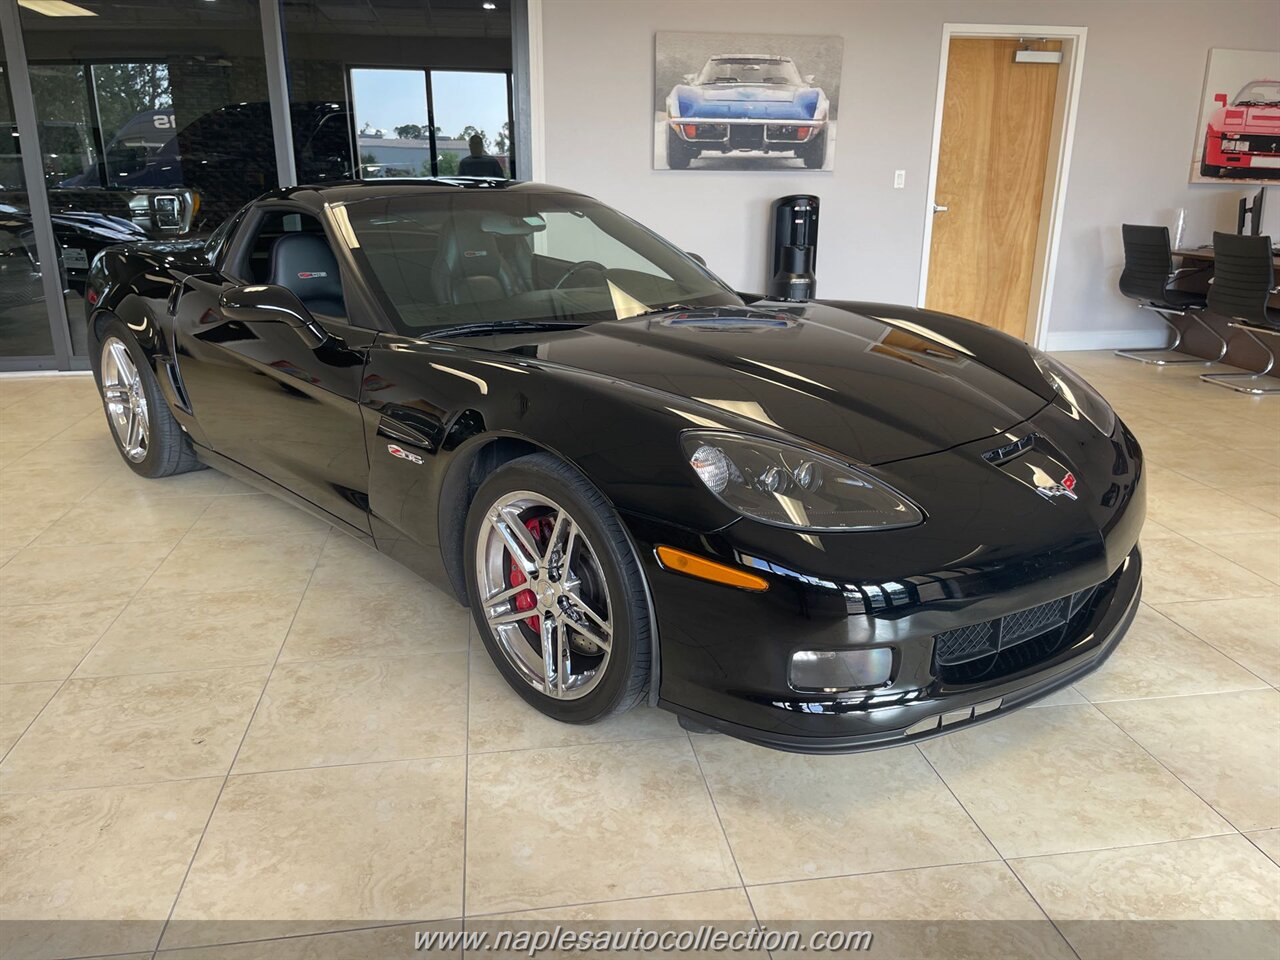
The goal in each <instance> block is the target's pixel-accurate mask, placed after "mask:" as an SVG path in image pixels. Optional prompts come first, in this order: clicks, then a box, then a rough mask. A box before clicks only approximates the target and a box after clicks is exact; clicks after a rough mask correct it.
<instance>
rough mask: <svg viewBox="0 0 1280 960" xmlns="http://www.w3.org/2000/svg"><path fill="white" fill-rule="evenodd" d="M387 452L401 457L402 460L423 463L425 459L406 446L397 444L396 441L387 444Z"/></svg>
mask: <svg viewBox="0 0 1280 960" xmlns="http://www.w3.org/2000/svg"><path fill="white" fill-rule="evenodd" d="M387 453H389V454H391V455H392V456H393V457H399V458H400V459H401V460H408V461H409V462H410V463H423V462H424V461H423V459H422V458H421V457H420V456H418V455H417V454H416V453H410V452H409V451H408V450H406V449H405V448H404V447H401V446H397V445H396V444H394V443H388V444H387Z"/></svg>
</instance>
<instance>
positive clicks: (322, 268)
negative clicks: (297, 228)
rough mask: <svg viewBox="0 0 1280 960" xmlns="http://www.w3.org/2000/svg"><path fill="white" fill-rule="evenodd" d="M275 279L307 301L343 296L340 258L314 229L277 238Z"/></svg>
mask: <svg viewBox="0 0 1280 960" xmlns="http://www.w3.org/2000/svg"><path fill="white" fill-rule="evenodd" d="M271 282H272V283H276V284H279V285H280V286H282V287H287V288H288V289H290V290H292V291H293V292H294V293H296V294H297V295H298V299H299V300H301V301H302V302H303V303H306V302H307V301H309V300H341V299H342V278H341V277H340V276H339V275H338V261H337V260H336V259H335V258H334V256H333V251H332V250H331V249H329V244H328V242H327V241H326V240H325V239H324V238H323V237H319V236H316V235H315V234H311V233H286V234H285V235H284V236H283V237H281V238H280V239H279V240H277V241H276V242H275V245H274V246H272V248H271Z"/></svg>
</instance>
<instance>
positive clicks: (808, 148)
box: [800, 130, 827, 170]
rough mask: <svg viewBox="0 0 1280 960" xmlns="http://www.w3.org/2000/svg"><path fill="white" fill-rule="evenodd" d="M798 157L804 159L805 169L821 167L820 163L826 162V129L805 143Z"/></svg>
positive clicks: (818, 168)
mask: <svg viewBox="0 0 1280 960" xmlns="http://www.w3.org/2000/svg"><path fill="white" fill-rule="evenodd" d="M800 157H801V159H803V160H804V165H805V168H806V169H809V170H820V169H822V165H823V164H824V163H826V162H827V131H825V130H823V131H822V132H821V133H820V134H818V136H817V137H816V138H815V139H813V140H812V141H810V142H809V143H806V144H805V145H804V147H803V148H802V150H801V153H800Z"/></svg>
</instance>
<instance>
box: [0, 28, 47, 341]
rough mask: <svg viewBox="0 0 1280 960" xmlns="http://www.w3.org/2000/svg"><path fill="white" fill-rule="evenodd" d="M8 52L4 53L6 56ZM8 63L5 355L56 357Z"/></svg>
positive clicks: (2, 86)
mask: <svg viewBox="0 0 1280 960" xmlns="http://www.w3.org/2000/svg"><path fill="white" fill-rule="evenodd" d="M3 53H4V51H3V50H0V57H2V56H3ZM21 151H22V148H21V138H20V137H19V136H18V124H17V122H16V120H15V119H14V116H13V97H12V96H11V95H10V91H9V65H8V61H7V60H4V59H0V356H9V357H41V356H52V355H53V334H52V332H51V331H50V329H49V320H48V316H49V311H48V310H47V309H46V305H45V299H44V284H43V282H42V277H41V271H40V254H39V253H38V252H37V250H36V238H35V231H34V229H33V227H32V223H31V209H30V206H29V204H28V202H27V180H26V177H25V176H24V175H23V172H22V152H21Z"/></svg>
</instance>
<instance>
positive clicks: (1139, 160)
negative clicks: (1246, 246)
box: [541, 0, 1280, 349]
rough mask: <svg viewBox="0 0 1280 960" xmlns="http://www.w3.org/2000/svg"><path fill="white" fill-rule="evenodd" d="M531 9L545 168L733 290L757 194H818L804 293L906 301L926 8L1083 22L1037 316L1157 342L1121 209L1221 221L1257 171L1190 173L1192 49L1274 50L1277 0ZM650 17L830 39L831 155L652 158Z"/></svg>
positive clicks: (931, 37)
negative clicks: (714, 162) (1138, 300)
mask: <svg viewBox="0 0 1280 960" xmlns="http://www.w3.org/2000/svg"><path fill="white" fill-rule="evenodd" d="M541 6H542V36H543V45H542V52H543V75H544V89H543V110H544V131H545V146H544V151H545V174H544V179H546V180H547V181H549V182H551V183H556V184H560V185H563V186H568V187H573V188H575V189H578V190H582V191H583V192H585V193H589V194H591V195H593V196H596V197H598V198H600V199H601V200H603V201H605V202H607V203H610V204H613V205H615V206H617V207H619V208H620V209H622V210H624V211H625V212H627V213H629V214H631V215H633V216H635V217H636V218H637V219H639V220H641V221H643V222H645V223H647V224H649V225H650V226H652V227H654V228H655V229H656V230H658V231H659V232H660V233H663V234H664V235H666V236H667V237H669V238H671V239H672V240H674V241H675V242H677V243H679V244H680V245H681V246H683V247H685V248H686V249H689V250H694V251H696V252H698V253H701V254H703V255H704V256H705V257H706V258H707V261H708V264H709V265H710V266H711V268H712V269H713V270H715V271H716V272H717V273H719V274H720V275H721V276H723V277H724V279H725V280H727V281H728V282H729V283H731V284H733V285H735V286H737V287H739V288H740V289H745V290H760V289H762V288H763V285H764V280H765V274H766V266H765V259H766V253H767V250H766V243H767V239H766V229H767V227H768V210H769V202H770V201H771V200H772V199H773V198H775V197H778V196H782V195H784V194H788V193H813V194H817V195H818V196H819V197H820V198H821V199H822V204H823V206H822V224H821V238H822V239H821V245H820V254H819V270H818V286H819V293H820V295H822V296H826V297H856V298H859V299H867V300H887V301H897V302H908V303H914V302H915V301H916V296H917V292H918V288H919V277H920V253H921V243H922V240H923V231H924V227H923V217H924V209H925V204H926V203H927V202H928V199H929V198H928V197H927V196H926V188H927V186H928V183H927V181H928V174H929V160H930V156H929V153H930V148H931V140H932V134H933V118H934V107H935V96H936V92H937V81H938V59H939V49H940V43H941V32H942V24H943V23H946V22H953V23H1010V24H1032V23H1040V24H1052V25H1057V26H1086V27H1088V30H1089V33H1088V42H1087V47H1086V57H1085V65H1084V74H1083V86H1082V89H1081V98H1080V107H1079V116H1078V119H1077V124H1076V132H1075V144H1074V152H1073V157H1072V162H1071V170H1070V179H1069V182H1068V191H1067V203H1066V208H1065V213H1064V218H1063V228H1062V237H1061V246H1060V252H1059V259H1058V269H1057V278H1056V283H1055V288H1054V294H1053V301H1052V306H1051V314H1050V320H1049V327H1048V339H1047V344H1048V346H1049V347H1050V348H1054V349H1085V348H1089V347H1111V346H1117V345H1122V344H1123V345H1139V344H1141V343H1144V342H1146V343H1158V342H1160V339H1161V337H1163V331H1162V329H1161V328H1160V325H1159V321H1158V320H1156V321H1155V322H1151V321H1149V320H1148V319H1147V318H1146V317H1145V316H1143V315H1142V314H1140V312H1139V311H1138V310H1136V309H1134V308H1133V305H1132V303H1131V302H1130V301H1126V300H1124V299H1123V298H1121V297H1120V295H1119V294H1118V293H1117V292H1116V289H1115V285H1116V280H1117V278H1118V276H1119V273H1120V269H1121V265H1122V262H1123V255H1122V251H1121V247H1120V229H1119V227H1120V224H1121V222H1124V221H1130V222H1137V223H1167V224H1169V225H1170V226H1171V227H1172V226H1173V224H1174V222H1175V220H1176V217H1177V213H1178V210H1179V209H1185V211H1186V233H1185V239H1186V240H1187V241H1188V242H1192V243H1202V242H1208V241H1209V240H1210V239H1211V234H1212V231H1213V230H1214V229H1220V230H1234V229H1235V216H1236V203H1237V201H1238V200H1239V198H1240V197H1242V196H1244V195H1245V193H1246V192H1254V191H1256V189H1257V188H1256V187H1255V188H1252V190H1249V189H1248V188H1244V187H1239V186H1235V187H1233V186H1230V185H1221V186H1220V185H1217V184H1210V185H1196V186H1192V185H1190V184H1188V182H1187V175H1188V170H1189V165H1190V154H1191V150H1192V146H1191V145H1192V139H1193V135H1194V133H1195V128H1196V117H1197V110H1198V107H1199V102H1200V95H1201V87H1202V84H1203V81H1204V72H1205V61H1206V58H1207V56H1208V51H1209V48H1211V47H1229V48H1238V49H1265V50H1275V49H1278V48H1280V4H1277V3H1276V2H1275V0H1264V2H1238V0H1203V2H1201V0H1181V2H1106V0H1100V2H1096V3H1091V2H1084V3H1081V2H1042V3H1035V2H1016V3H1009V2H980V0H965V2H948V0H913V2H873V0H788V2H785V3H783V2H776V0H775V2H763V3H760V2H750V0H643V2H616V0H610V2H600V0H542V4H541ZM659 30H688V31H717V32H724V31H732V32H735V33H738V32H740V33H761V34H767V33H786V34H819V35H824V34H825V35H831V34H838V35H841V36H843V37H844V44H845V46H844V77H843V84H842V87H841V99H840V117H839V119H840V136H839V148H838V151H837V154H836V158H835V169H834V171H832V172H822V171H812V172H810V171H805V172H800V171H795V172H781V171H779V172H776V173H775V172H710V171H683V172H681V171H666V170H663V171H656V170H653V169H652V156H653V146H652V143H653V141H652V137H653V125H652V122H651V118H652V116H653V104H652V99H653V70H654V64H653V60H654V33H655V32H656V31H659ZM896 169H905V170H906V186H905V189H902V190H895V189H893V171H894V170H896ZM1272 192H1275V191H1272ZM1278 201H1280V196H1278V197H1277V198H1276V199H1274V200H1271V202H1272V203H1275V202H1278Z"/></svg>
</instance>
